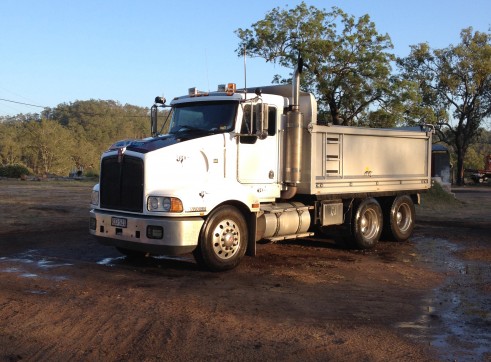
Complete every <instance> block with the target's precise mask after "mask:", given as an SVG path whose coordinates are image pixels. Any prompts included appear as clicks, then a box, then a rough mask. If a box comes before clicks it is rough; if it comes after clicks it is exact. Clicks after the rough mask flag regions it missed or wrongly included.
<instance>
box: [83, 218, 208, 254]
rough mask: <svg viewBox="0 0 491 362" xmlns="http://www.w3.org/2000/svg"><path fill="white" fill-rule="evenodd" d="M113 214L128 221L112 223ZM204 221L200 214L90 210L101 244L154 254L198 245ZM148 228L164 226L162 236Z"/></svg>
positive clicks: (182, 251) (92, 230)
mask: <svg viewBox="0 0 491 362" xmlns="http://www.w3.org/2000/svg"><path fill="white" fill-rule="evenodd" d="M113 218H117V219H118V220H121V219H125V220H126V225H125V226H113V225H112V224H113V223H112V219H113ZM203 222H204V220H203V219H202V218H200V217H188V218H164V217H158V218H156V217H146V216H136V215H133V214H122V213H115V212H107V211H101V210H91V211H90V228H89V231H90V234H92V235H94V236H95V237H96V238H97V240H98V241H99V242H100V243H101V244H105V245H111V246H115V247H119V248H125V249H130V250H137V251H142V252H148V253H151V254H165V255H178V254H185V253H189V252H191V251H193V250H194V249H195V248H196V246H197V245H198V239H199V233H200V230H201V226H202V225H203ZM119 225H121V224H119ZM149 228H151V229H152V228H153V229H155V228H157V229H159V230H160V228H161V230H162V235H161V237H160V235H159V236H157V237H156V236H155V235H152V233H151V232H150V233H149V232H148V230H149ZM149 236H150V237H149Z"/></svg>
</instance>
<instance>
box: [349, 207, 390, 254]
mask: <svg viewBox="0 0 491 362" xmlns="http://www.w3.org/2000/svg"><path fill="white" fill-rule="evenodd" d="M382 223H383V217H382V208H381V207H380V204H379V203H378V201H377V200H375V199H374V198H368V199H365V200H363V201H362V202H361V203H360V204H359V205H358V208H357V210H356V213H355V216H354V219H353V229H352V233H353V239H354V242H355V246H356V247H358V248H360V249H371V248H373V247H375V245H377V242H378V240H379V238H380V235H381V234H382Z"/></svg>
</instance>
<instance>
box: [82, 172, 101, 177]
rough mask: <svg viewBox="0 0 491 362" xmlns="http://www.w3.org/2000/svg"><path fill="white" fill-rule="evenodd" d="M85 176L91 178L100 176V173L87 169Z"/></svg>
mask: <svg viewBox="0 0 491 362" xmlns="http://www.w3.org/2000/svg"><path fill="white" fill-rule="evenodd" d="M85 177H89V178H99V174H98V173H97V172H95V171H87V172H86V173H85Z"/></svg>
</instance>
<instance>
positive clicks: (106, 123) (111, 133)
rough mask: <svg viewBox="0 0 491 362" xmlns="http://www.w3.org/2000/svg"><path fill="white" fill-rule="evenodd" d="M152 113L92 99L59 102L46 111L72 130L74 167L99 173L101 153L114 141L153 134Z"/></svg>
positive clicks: (112, 102)
mask: <svg viewBox="0 0 491 362" xmlns="http://www.w3.org/2000/svg"><path fill="white" fill-rule="evenodd" d="M148 113H149V111H148V109H147V108H142V107H137V106H133V105H128V104H126V105H124V106H123V105H121V104H120V103H118V102H116V101H112V100H105V101H103V100H94V99H91V100H88V101H75V102H73V103H63V104H59V105H58V106H57V107H56V108H53V109H48V110H46V112H45V113H44V116H45V117H47V118H49V119H52V120H55V121H57V122H58V123H59V124H61V125H63V127H65V128H66V129H67V130H69V132H70V133H71V135H72V138H73V140H74V143H75V144H76V147H75V149H74V152H73V153H72V154H71V157H72V160H73V162H74V166H75V167H76V168H77V169H83V170H86V171H89V170H90V171H93V172H96V173H97V172H98V171H99V159H100V156H101V154H102V152H104V151H105V150H107V149H108V147H109V146H110V145H111V144H113V143H114V142H116V141H119V140H122V139H138V138H143V137H145V136H147V135H149V133H150V130H149V126H150V121H149V115H148Z"/></svg>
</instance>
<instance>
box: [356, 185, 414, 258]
mask: <svg viewBox="0 0 491 362" xmlns="http://www.w3.org/2000/svg"><path fill="white" fill-rule="evenodd" d="M414 218H415V209H414V203H413V201H412V199H411V197H410V196H408V195H402V196H397V197H395V198H391V199H389V200H388V201H385V202H384V203H383V209H382V206H381V205H380V203H379V202H378V201H377V200H376V199H375V198H367V199H364V200H362V201H361V202H360V203H359V204H358V207H357V208H356V210H355V213H354V216H353V221H352V237H353V241H354V244H355V246H356V247H357V248H360V249H371V248H373V247H375V245H376V244H377V242H378V241H379V239H380V237H381V236H382V235H384V237H385V238H387V239H390V240H395V241H405V240H407V239H409V237H410V236H411V234H412V232H413V229H414Z"/></svg>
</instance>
